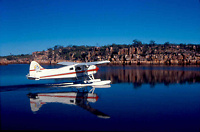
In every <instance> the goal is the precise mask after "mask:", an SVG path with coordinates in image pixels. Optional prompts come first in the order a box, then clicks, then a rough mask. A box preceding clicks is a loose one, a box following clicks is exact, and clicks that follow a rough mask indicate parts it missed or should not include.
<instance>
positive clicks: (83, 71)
mask: <svg viewBox="0 0 200 132" xmlns="http://www.w3.org/2000/svg"><path fill="white" fill-rule="evenodd" d="M38 67H39V66H38ZM38 67H37V68H36V66H35V68H33V69H30V70H29V75H28V76H27V77H28V79H35V80H39V79H58V78H77V77H81V76H85V75H87V76H88V75H92V74H95V73H96V72H97V71H98V69H99V68H98V67H97V66H95V65H90V66H88V67H87V68H86V66H84V65H81V66H79V65H78V66H76V65H71V66H64V67H61V68H56V69H44V68H42V67H39V68H38Z"/></svg>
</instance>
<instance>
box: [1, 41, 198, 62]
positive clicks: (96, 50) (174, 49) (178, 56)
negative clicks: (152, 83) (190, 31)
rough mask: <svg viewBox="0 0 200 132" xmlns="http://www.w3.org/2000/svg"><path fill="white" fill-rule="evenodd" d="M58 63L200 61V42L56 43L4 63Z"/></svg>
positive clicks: (6, 60)
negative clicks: (98, 44)
mask: <svg viewBox="0 0 200 132" xmlns="http://www.w3.org/2000/svg"><path fill="white" fill-rule="evenodd" d="M32 60H35V61H37V62H39V63H42V64H56V63H58V62H61V61H74V62H85V61H88V62H89V61H101V60H110V61H111V65H200V45H183V44H180V45H176V44H162V45H161V44H160V45H159V44H157V45H156V44H140V45H138V44H132V45H125V44H124V45H116V44H112V45H108V46H102V47H95V46H68V47H63V46H58V45H57V46H54V47H53V48H49V49H48V50H46V51H37V52H33V53H32V55H18V56H6V57H1V58H0V64H1V65H3V64H14V63H17V64H19V63H30V62H31V61H32Z"/></svg>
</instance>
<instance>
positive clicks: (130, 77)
mask: <svg viewBox="0 0 200 132" xmlns="http://www.w3.org/2000/svg"><path fill="white" fill-rule="evenodd" d="M96 77H101V78H102V79H109V80H111V82H112V83H123V82H128V83H133V85H134V88H138V87H140V86H141V85H142V84H151V86H152V87H153V86H154V85H156V84H158V83H164V84H165V85H169V84H175V83H180V84H183V83H200V72H199V71H194V70H193V71H188V70H168V69H164V70H155V69H153V70H151V69H145V70H144V69H138V68H126V67H125V68H123V67H121V68H108V69H106V71H103V72H98V73H97V75H96Z"/></svg>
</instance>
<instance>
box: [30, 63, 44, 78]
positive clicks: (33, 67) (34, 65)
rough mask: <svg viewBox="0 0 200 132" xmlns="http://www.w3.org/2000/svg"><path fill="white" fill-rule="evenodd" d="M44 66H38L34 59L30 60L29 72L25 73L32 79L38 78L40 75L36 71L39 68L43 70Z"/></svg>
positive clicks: (38, 70)
mask: <svg viewBox="0 0 200 132" xmlns="http://www.w3.org/2000/svg"><path fill="white" fill-rule="evenodd" d="M43 69H44V68H43V67H42V66H40V64H38V63H37V62H36V61H32V62H31V64H30V67H29V74H28V75H27V78H28V79H33V80H39V79H40V77H39V75H38V72H40V70H43Z"/></svg>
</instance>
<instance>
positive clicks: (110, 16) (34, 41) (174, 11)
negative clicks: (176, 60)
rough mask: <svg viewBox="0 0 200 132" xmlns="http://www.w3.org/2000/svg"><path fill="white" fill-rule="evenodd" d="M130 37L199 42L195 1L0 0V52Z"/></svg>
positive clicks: (198, 13) (199, 5) (199, 23)
mask: <svg viewBox="0 0 200 132" xmlns="http://www.w3.org/2000/svg"><path fill="white" fill-rule="evenodd" d="M134 39H138V40H140V41H142V42H144V43H149V41H150V40H155V41H156V43H164V42H167V41H169V42H170V43H186V44H187V43H195V44H200V1H199V0H0V56H4V55H10V54H15V55H16V54H27V53H28V54H30V53H32V52H33V51H42V50H46V49H47V48H51V47H53V46H55V45H63V46H68V45H97V46H101V45H107V44H112V43H116V44H131V43H132V41H133V40H134Z"/></svg>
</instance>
